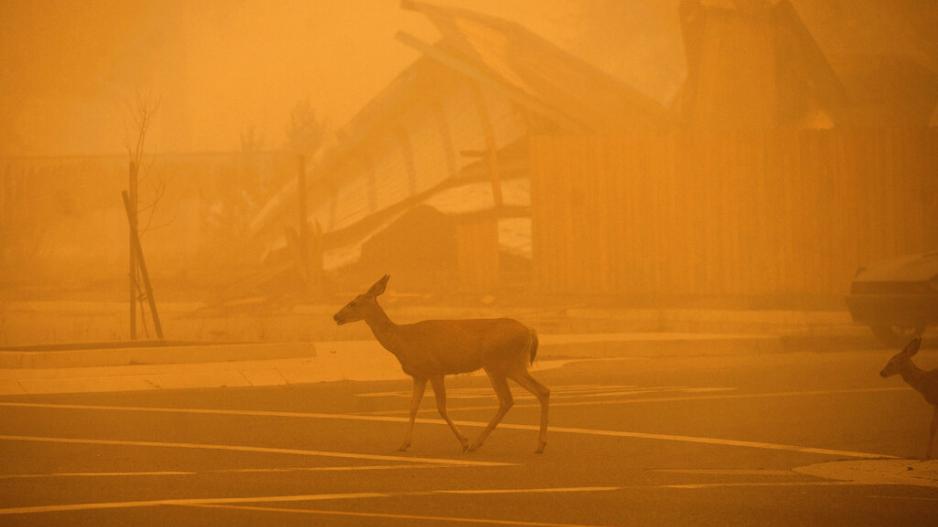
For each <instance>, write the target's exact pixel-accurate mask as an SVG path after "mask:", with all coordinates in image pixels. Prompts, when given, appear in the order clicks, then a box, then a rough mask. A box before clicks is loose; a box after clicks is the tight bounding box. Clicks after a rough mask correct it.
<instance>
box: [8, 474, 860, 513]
mask: <svg viewBox="0 0 938 527" xmlns="http://www.w3.org/2000/svg"><path fill="white" fill-rule="evenodd" d="M862 485H869V484H867V483H859V482H849V481H800V482H778V483H762V482H755V483H713V484H709V483H705V484H698V483H692V484H669V485H648V486H641V485H628V486H615V487H557V488H518V489H449V490H428V491H414V492H349V493H328V494H298V495H286V496H243V497H237V498H174V499H157V500H136V501H111V502H91V503H68V504H58V505H32V506H25V507H7V508H0V515H12V514H40V513H47V512H71V511H88V510H108V509H132V508H142V507H159V506H164V505H182V506H219V505H240V504H249V503H290V502H293V503H296V502H313V501H346V500H370V499H375V498H402V497H426V496H443V495H492V494H500V495H511V494H568V493H588V492H615V491H622V490H634V489H664V490H700V489H709V488H719V487H791V486H862ZM298 510H307V509H298ZM366 514H370V513H366ZM375 514H380V513H375ZM389 518H390V516H389ZM443 518H446V517H441V518H440V519H443ZM412 519H419V518H412ZM468 519H469V518H467V520H468ZM496 521H503V520H496ZM504 521H511V520H504Z"/></svg>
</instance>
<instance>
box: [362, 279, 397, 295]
mask: <svg viewBox="0 0 938 527" xmlns="http://www.w3.org/2000/svg"><path fill="white" fill-rule="evenodd" d="M390 279H391V275H389V274H386V275H384V276H382V277H381V278H380V279H379V280H378V281H377V282H375V283H374V285H372V286H371V288H369V289H368V293H366V294H367V295H369V296H379V295H381V294H382V293H384V290H385V288H387V286H388V280H390Z"/></svg>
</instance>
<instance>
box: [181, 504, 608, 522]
mask: <svg viewBox="0 0 938 527" xmlns="http://www.w3.org/2000/svg"><path fill="white" fill-rule="evenodd" d="M190 506H191V507H200V508H203V507H204V508H210V509H228V510H241V511H255V512H283V513H291V514H312V515H317V516H344V517H350V518H381V519H386V520H410V521H427V522H435V523H474V524H483V525H516V526H519V527H602V526H598V525H585V524H580V523H546V522H534V521H521V520H495V519H491V518H468V517H465V516H428V515H420V514H393V513H388V512H357V511H356V512H353V511H337V510H327V509H295V508H284V507H251V506H247V505H190Z"/></svg>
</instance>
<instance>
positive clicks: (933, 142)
mask: <svg viewBox="0 0 938 527" xmlns="http://www.w3.org/2000/svg"><path fill="white" fill-rule="evenodd" d="M530 154H531V164H532V191H531V192H532V209H533V212H532V215H533V250H534V268H535V274H536V280H537V283H538V285H539V286H540V288H541V289H542V290H544V291H547V292H556V293H582V294H591V295H592V294H614V295H640V296H650V297H656V296H734V297H735V296H742V297H747V296H768V297H771V296H789V295H820V296H832V295H841V294H844V293H846V292H847V291H848V289H849V284H850V281H851V279H852V277H853V276H854V274H855V272H856V269H857V267H858V265H860V264H863V263H867V262H870V261H874V260H877V259H880V258H888V257H891V256H895V255H900V254H905V253H910V252H917V251H923V250H927V249H938V130H935V129H914V130H913V129H896V130H828V131H798V130H769V131H744V132H743V131H740V132H713V133H701V132H668V133H661V134H645V135H628V136H614V137H612V136H593V137H571V136H543V137H535V138H532V140H531V149H530Z"/></svg>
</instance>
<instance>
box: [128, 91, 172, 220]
mask: <svg viewBox="0 0 938 527" xmlns="http://www.w3.org/2000/svg"><path fill="white" fill-rule="evenodd" d="M160 102H161V98H160V97H158V96H155V95H153V94H152V93H150V92H137V93H136V94H135V95H134V97H133V99H131V100H130V101H128V102H127V103H126V111H125V121H124V148H125V150H126V151H127V158H128V160H129V161H130V163H131V165H132V167H133V168H132V170H134V171H135V174H132V175H131V178H132V179H134V180H133V181H131V184H130V185H131V191H130V196H131V200H132V204H133V208H134V210H135V211H136V214H137V215H138V216H139V215H140V214H141V213H144V214H146V220H145V221H144V222H143V223H142V224H141V222H139V221H138V223H137V224H138V226H140V225H142V226H140V227H139V233H138V234H139V235H140V236H143V235H144V234H146V233H147V232H149V231H151V230H154V229H157V228H162V227H166V226H167V225H169V224H170V223H171V220H170V221H168V222H166V223H164V224H162V225H156V226H154V225H153V218H154V217H155V216H156V211H157V208H158V205H159V204H160V202H161V201H162V200H163V197H164V196H165V194H166V182H165V181H164V180H163V178H160V177H156V176H155V175H154V172H155V171H154V170H153V165H152V161H151V163H150V164H149V165H144V154H145V149H146V142H147V136H148V135H149V133H150V130H151V128H152V126H153V120H154V118H155V117H156V114H157V112H158V110H159V108H160ZM141 183H143V184H144V185H145V186H146V190H147V192H145V193H143V195H144V196H145V197H144V199H143V200H141V198H140V196H141V192H140V184H141Z"/></svg>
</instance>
